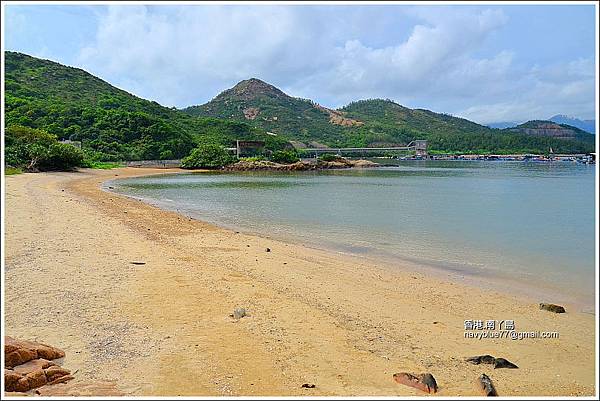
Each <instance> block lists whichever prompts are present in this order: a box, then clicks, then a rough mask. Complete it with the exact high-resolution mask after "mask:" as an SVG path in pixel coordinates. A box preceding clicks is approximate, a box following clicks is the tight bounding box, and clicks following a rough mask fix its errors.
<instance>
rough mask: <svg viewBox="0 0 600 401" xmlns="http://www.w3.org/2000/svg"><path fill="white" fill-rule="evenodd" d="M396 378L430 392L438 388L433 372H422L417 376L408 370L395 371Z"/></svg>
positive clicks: (397, 380) (401, 382)
mask: <svg viewBox="0 0 600 401" xmlns="http://www.w3.org/2000/svg"><path fill="white" fill-rule="evenodd" d="M394 380H395V381H396V382H397V383H400V384H404V385H405V386H409V387H414V388H416V389H419V390H421V391H424V392H426V393H429V394H431V393H436V392H437V390H438V386H437V382H436V381H435V378H434V377H433V375H432V374H431V373H421V374H419V375H416V376H415V375H413V374H411V373H406V372H400V373H394Z"/></svg>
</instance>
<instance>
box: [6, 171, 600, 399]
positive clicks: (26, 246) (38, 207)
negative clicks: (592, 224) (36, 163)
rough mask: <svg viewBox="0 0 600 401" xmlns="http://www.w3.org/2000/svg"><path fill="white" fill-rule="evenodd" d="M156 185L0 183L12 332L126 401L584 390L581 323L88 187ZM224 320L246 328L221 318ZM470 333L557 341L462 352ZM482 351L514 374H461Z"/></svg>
mask: <svg viewBox="0 0 600 401" xmlns="http://www.w3.org/2000/svg"><path fill="white" fill-rule="evenodd" d="M169 171H172V170H169ZM164 172H165V171H164V170H151V169H133V168H126V169H117V170H82V171H80V172H77V173H39V174H21V175H16V176H8V177H5V189H6V197H5V201H6V203H5V205H6V206H5V207H6V209H5V210H6V220H5V230H6V236H5V251H6V252H5V262H6V268H5V301H6V302H5V329H6V334H7V335H11V336H13V337H17V338H25V339H31V340H39V341H42V342H46V343H49V344H52V345H55V346H57V347H60V348H63V349H64V350H65V351H66V353H67V356H66V358H65V361H64V366H65V367H66V368H68V369H71V370H72V371H77V373H76V374H75V376H76V377H77V378H78V379H77V380H84V379H117V380H118V383H119V387H120V388H121V389H122V390H123V391H125V392H127V393H128V394H131V395H305V396H310V395H374V396H381V395H420V394H423V393H420V392H419V391H418V390H415V389H413V388H410V387H405V386H402V385H399V384H397V383H395V382H394V381H393V379H392V375H393V374H394V373H396V372H400V371H408V372H414V373H421V372H430V373H432V374H433V375H434V376H435V378H436V380H437V382H438V385H439V392H438V394H439V395H446V396H451V395H478V394H479V393H478V391H477V388H476V386H475V379H476V378H477V377H478V376H479V375H480V374H481V373H486V374H487V375H488V376H490V377H491V379H492V380H493V382H494V384H495V386H496V388H497V390H498V393H499V394H500V395H593V394H594V393H595V386H594V383H595V364H594V355H595V348H594V345H595V337H594V336H595V316H594V315H592V314H589V313H580V312H577V311H575V310H574V311H569V310H568V312H569V313H566V314H553V313H550V312H546V311H541V310H539V308H538V305H537V303H536V302H534V301H533V300H529V299H525V298H519V297H517V296H515V295H511V294H508V293H501V292H498V291H493V290H490V289H480V288H477V287H475V286H473V285H468V284H463V283H457V282H455V281H452V280H445V279H444V278H443V277H440V276H439V275H431V274H426V273H423V272H415V271H414V269H412V268H410V267H409V266H396V267H397V268H395V269H390V268H389V266H385V265H384V264H383V263H381V264H378V263H374V262H373V261H370V260H365V259H362V258H358V257H352V256H349V255H341V254H338V253H334V252H330V251H324V250H316V249H312V248H307V247H305V246H302V245H296V244H290V243H284V242H279V241H276V240H273V239H267V238H262V237H259V236H252V235H246V234H241V233H236V232H235V231H230V230H225V229H222V228H218V227H215V226H213V225H209V224H206V223H203V222H200V221H196V220H191V219H188V218H186V217H184V216H182V215H179V214H177V213H173V212H167V211H163V210H160V209H158V208H156V207H153V206H150V205H147V204H144V203H142V202H140V201H136V200H133V199H130V198H126V197H122V196H118V195H115V194H112V193H109V192H106V191H102V190H101V189H100V186H101V184H102V182H104V181H106V180H109V179H113V178H122V177H128V176H136V175H146V174H151V173H164ZM115 175H118V177H115ZM266 248H270V249H271V252H266ZM132 261H143V262H145V264H143V265H134V264H131V263H130V262H132ZM235 307H244V308H246V309H247V311H248V314H249V316H247V317H244V318H242V319H240V320H239V321H235V320H233V319H232V318H231V317H229V314H230V313H232V311H233V309H234V308H235ZM466 319H475V320H479V319H480V320H484V321H485V320H488V319H495V320H514V322H515V326H516V330H517V331H532V330H539V331H549V332H550V331H552V332H558V333H559V336H560V337H559V338H558V339H532V338H529V339H522V340H510V339H507V338H503V339H481V340H477V339H472V338H465V336H464V332H465V330H464V320H466ZM479 354H491V355H493V356H496V357H503V358H506V359H508V360H510V361H512V362H514V363H516V364H517V365H518V366H519V369H497V370H494V369H493V367H491V366H489V365H479V366H475V365H471V364H468V363H466V362H464V358H465V357H469V356H473V355H479ZM304 383H313V384H315V385H316V387H315V388H314V389H306V388H301V386H302V384H304Z"/></svg>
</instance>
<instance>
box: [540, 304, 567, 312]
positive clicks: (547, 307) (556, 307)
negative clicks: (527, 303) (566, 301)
mask: <svg viewBox="0 0 600 401" xmlns="http://www.w3.org/2000/svg"><path fill="white" fill-rule="evenodd" d="M540 309H541V310H547V311H548V312H554V313H565V312H566V310H565V308H564V307H562V306H560V305H555V304H545V303H541V304H540Z"/></svg>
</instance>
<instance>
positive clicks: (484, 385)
mask: <svg viewBox="0 0 600 401" xmlns="http://www.w3.org/2000/svg"><path fill="white" fill-rule="evenodd" d="M477 384H478V385H479V390H480V391H481V393H482V394H483V395H485V396H486V397H497V396H498V393H497V392H496V389H495V388H494V384H493V383H492V379H490V378H489V376H488V375H486V374H485V373H483V374H482V375H481V376H479V379H477Z"/></svg>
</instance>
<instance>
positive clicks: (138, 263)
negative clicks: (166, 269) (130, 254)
mask: <svg viewBox="0 0 600 401" xmlns="http://www.w3.org/2000/svg"><path fill="white" fill-rule="evenodd" d="M129 263H131V264H132V265H145V264H146V262H142V261H141V260H132V261H131V262H129Z"/></svg>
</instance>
